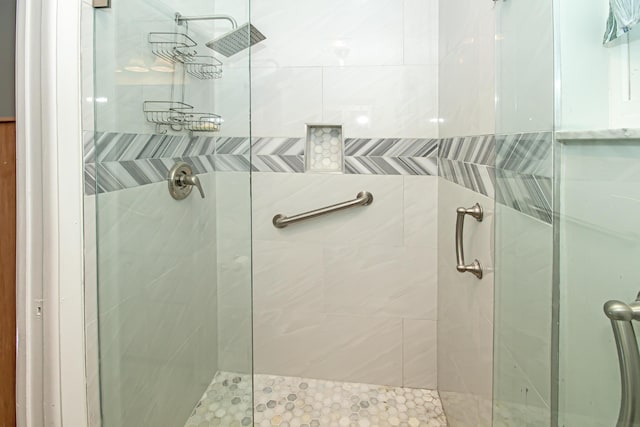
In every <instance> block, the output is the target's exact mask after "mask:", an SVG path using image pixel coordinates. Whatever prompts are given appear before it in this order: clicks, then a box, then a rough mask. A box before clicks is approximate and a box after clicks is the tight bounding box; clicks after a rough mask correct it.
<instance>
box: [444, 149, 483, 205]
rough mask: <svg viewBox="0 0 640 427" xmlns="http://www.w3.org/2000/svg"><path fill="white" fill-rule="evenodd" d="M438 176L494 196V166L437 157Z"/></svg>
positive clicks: (477, 191)
mask: <svg viewBox="0 0 640 427" xmlns="http://www.w3.org/2000/svg"><path fill="white" fill-rule="evenodd" d="M438 173H439V174H440V177H442V178H444V179H446V180H447V181H451V182H453V183H455V184H458V185H461V186H463V187H465V188H467V189H469V190H471V191H474V192H476V193H480V194H483V195H485V196H487V197H491V198H494V197H495V168H493V167H492V166H487V165H478V164H475V163H465V162H459V161H456V160H449V159H438Z"/></svg>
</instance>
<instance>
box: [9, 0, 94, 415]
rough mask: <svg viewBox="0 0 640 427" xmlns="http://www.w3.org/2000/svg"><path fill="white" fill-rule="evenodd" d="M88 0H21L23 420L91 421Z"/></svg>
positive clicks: (20, 348)
mask: <svg viewBox="0 0 640 427" xmlns="http://www.w3.org/2000/svg"><path fill="white" fill-rule="evenodd" d="M81 4H82V0H75V1H70V0H17V6H18V7H17V37H16V45H17V49H16V131H17V138H16V139H17V147H16V149H17V165H16V167H17V179H16V181H17V182H16V186H17V200H16V201H17V245H16V255H17V271H16V286H17V313H18V314H17V325H18V326H17V328H18V343H19V344H18V353H17V373H16V374H17V377H16V380H17V387H16V399H17V419H18V422H17V423H18V426H21V427H22V426H24V427H32V426H33V427H39V426H43V425H47V426H62V425H64V426H65V427H76V426H77V427H85V426H87V408H86V374H85V346H84V301H83V283H84V281H83V252H84V250H83V234H82V231H83V217H82V212H83V211H82V203H83V186H82V179H83V176H82V169H83V165H82V161H83V157H82V133H81V130H82V127H81V114H80V106H81V97H80V93H81V92H80V81H81V80H80V79H81V73H80V54H81V52H80V10H81Z"/></svg>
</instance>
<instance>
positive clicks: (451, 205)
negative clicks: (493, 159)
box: [438, 179, 494, 427]
mask: <svg viewBox="0 0 640 427" xmlns="http://www.w3.org/2000/svg"><path fill="white" fill-rule="evenodd" d="M476 202H479V203H480V205H481V206H482V208H483V210H484V219H483V221H482V222H477V221H475V220H473V219H472V218H470V217H467V219H466V221H465V228H464V232H465V235H464V249H465V257H466V259H465V261H466V262H467V263H470V262H471V261H473V259H475V258H477V259H478V260H479V261H480V263H481V265H482V267H483V270H484V277H483V278H482V279H481V280H480V279H477V278H476V277H475V276H473V275H471V274H469V273H465V274H461V273H459V272H458V271H457V270H456V258H455V222H456V208H458V207H461V206H462V207H470V206H472V205H473V204H474V203H476ZM493 264H494V263H493V200H491V199H490V198H488V197H486V196H483V195H480V194H478V193H476V192H473V191H471V190H469V189H466V188H464V187H462V186H459V185H457V184H454V183H452V182H450V181H447V180H445V179H441V180H440V181H439V188H438V286H439V288H438V387H439V390H440V391H441V396H442V399H443V405H444V408H445V411H446V412H447V415H448V418H449V423H450V425H452V426H454V427H455V426H467V425H474V426H489V425H491V396H492V382H493V378H492V372H493V370H492V366H493V289H494V288H493V276H494V274H493Z"/></svg>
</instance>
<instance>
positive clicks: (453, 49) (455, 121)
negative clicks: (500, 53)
mask: <svg viewBox="0 0 640 427" xmlns="http://www.w3.org/2000/svg"><path fill="white" fill-rule="evenodd" d="M493 4H494V3H493V2H491V1H469V0H448V1H440V6H439V7H440V22H439V27H440V33H439V37H438V43H439V46H440V50H439V85H438V86H439V94H440V96H439V98H440V106H439V111H440V113H439V115H440V120H441V123H440V137H441V138H448V137H454V136H468V135H487V134H492V133H493V132H494V122H495V119H494V111H495V108H494V106H495V93H494V78H495V72H494V69H495V65H494V64H495V58H494V43H495V41H494V34H495V29H494V10H493V8H494V6H493Z"/></svg>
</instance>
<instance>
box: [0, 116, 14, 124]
mask: <svg viewBox="0 0 640 427" xmlns="http://www.w3.org/2000/svg"><path fill="white" fill-rule="evenodd" d="M15 121H16V118H15V117H0V123H11V122H14V123H15Z"/></svg>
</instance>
